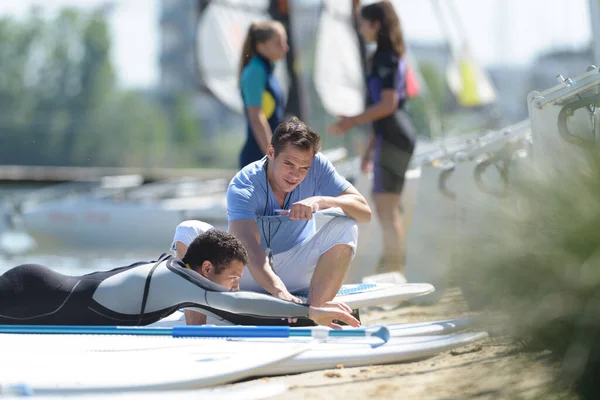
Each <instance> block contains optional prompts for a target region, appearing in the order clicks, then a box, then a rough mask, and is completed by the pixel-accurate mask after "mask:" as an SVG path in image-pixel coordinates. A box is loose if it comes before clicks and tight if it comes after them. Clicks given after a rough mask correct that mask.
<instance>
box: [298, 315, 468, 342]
mask: <svg viewBox="0 0 600 400" xmlns="http://www.w3.org/2000/svg"><path fill="white" fill-rule="evenodd" d="M474 322H475V321H474V319H473V318H471V317H465V318H456V319H446V320H441V321H430V322H417V323H410V324H386V325H367V326H363V327H365V328H372V327H376V326H385V327H386V328H388V329H389V331H390V336H391V337H410V336H429V335H448V334H451V333H456V332H460V331H464V330H465V329H469V328H471V327H472V326H473V324H474ZM342 328H343V329H349V327H346V326H344V327H342ZM292 329H296V328H292Z"/></svg>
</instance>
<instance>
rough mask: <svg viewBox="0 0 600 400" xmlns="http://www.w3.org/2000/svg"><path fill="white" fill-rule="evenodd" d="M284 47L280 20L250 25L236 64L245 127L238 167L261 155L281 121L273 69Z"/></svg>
mask: <svg viewBox="0 0 600 400" xmlns="http://www.w3.org/2000/svg"><path fill="white" fill-rule="evenodd" d="M288 49H289V48H288V44H287V34H286V31H285V28H284V27H283V25H282V24H281V23H280V22H278V21H261V22H253V23H252V25H250V28H249V29H248V34H247V36H246V41H245V42H244V48H243V51H242V59H241V63H240V90H241V92H242V99H243V102H244V111H245V112H244V113H245V115H246V122H247V126H248V128H247V138H246V143H245V144H244V147H243V148H242V151H241V153H240V168H242V167H244V166H246V165H248V164H250V163H251V162H254V161H257V160H260V159H261V158H263V157H264V156H265V154H266V153H267V147H268V145H269V143H270V142H271V135H272V133H273V131H274V130H275V128H276V127H277V125H279V124H280V123H281V122H283V117H284V113H285V99H284V96H283V92H282V90H281V87H280V86H279V83H278V82H277V80H276V79H275V76H274V75H273V69H274V63H275V62H276V61H278V60H280V59H282V58H283V57H284V56H285V55H286V53H287V52H288Z"/></svg>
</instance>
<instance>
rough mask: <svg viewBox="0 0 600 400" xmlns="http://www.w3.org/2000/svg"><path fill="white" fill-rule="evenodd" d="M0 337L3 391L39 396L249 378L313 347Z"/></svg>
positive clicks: (178, 386) (86, 337)
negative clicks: (190, 348)
mask: <svg viewBox="0 0 600 400" xmlns="http://www.w3.org/2000/svg"><path fill="white" fill-rule="evenodd" d="M69 336H70V337H69ZM168 339H173V338H168ZM0 341H1V342H2V344H0V353H1V354H2V363H3V364H4V365H6V366H10V368H4V369H3V373H2V376H1V377H0V388H2V390H3V391H4V392H8V393H16V394H27V393H30V392H33V393H36V394H42V395H46V394H63V393H78V392H85V393H94V392H108V391H119V392H121V391H140V390H170V389H192V388H203V387H211V386H216V385H219V384H224V383H228V382H232V381H237V380H240V379H243V378H246V377H249V376H253V375H255V374H256V373H258V372H257V371H258V370H263V369H264V368H265V367H268V366H269V365H270V364H274V363H277V362H281V361H282V360H284V359H287V358H290V357H293V356H295V355H297V354H299V353H300V352H302V351H305V350H307V349H309V348H310V347H312V346H313V345H314V341H309V342H306V341H305V342H299V341H294V342H289V343H281V344H278V345H277V351H269V350H268V349H267V347H269V346H272V344H268V343H265V344H260V343H253V344H252V347H249V346H246V349H243V348H242V347H243V346H236V347H237V351H236V352H235V353H232V352H228V351H227V349H228V348H230V347H231V346H230V345H229V344H228V342H227V341H224V340H206V339H204V340H201V341H195V342H194V343H195V345H196V347H197V349H199V351H197V352H196V353H195V354H189V352H187V351H181V352H174V353H173V354H158V353H157V351H156V349H157V343H163V344H164V343H167V342H168V341H164V342H161V341H155V342H154V343H149V342H148V341H144V340H143V338H142V337H136V336H123V337H117V336H108V335H107V336H101V335H75V336H72V335H43V334H42V335H14V334H3V335H0ZM175 342H177V340H175ZM175 342H173V343H175ZM136 343H137V346H136ZM180 343H182V342H180ZM140 344H141V345H142V346H141V347H140ZM198 346H199V347H198ZM14 349H19V351H18V352H16V351H14ZM180 349H181V348H180ZM134 350H137V351H135V353H132V352H133V351H134ZM168 350H175V349H173V348H170V349H168ZM32 360H35V361H32Z"/></svg>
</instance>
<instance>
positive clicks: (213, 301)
mask: <svg viewBox="0 0 600 400" xmlns="http://www.w3.org/2000/svg"><path fill="white" fill-rule="evenodd" d="M205 298H206V303H207V304H206V305H207V306H208V307H211V308H215V309H218V310H223V311H227V312H231V313H234V314H244V315H253V316H260V317H287V318H300V317H304V318H308V310H309V307H308V304H298V303H294V302H291V301H285V300H280V299H278V298H275V297H273V296H270V295H266V294H261V293H254V292H211V291H208V292H207V294H206V297H205Z"/></svg>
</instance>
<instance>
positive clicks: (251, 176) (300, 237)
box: [227, 153, 351, 254]
mask: <svg viewBox="0 0 600 400" xmlns="http://www.w3.org/2000/svg"><path fill="white" fill-rule="evenodd" d="M266 160H267V157H264V158H262V159H261V160H258V161H255V162H253V163H251V164H248V165H247V166H246V167H244V168H243V169H242V170H241V171H239V172H238V173H237V174H236V176H235V177H234V178H233V179H232V180H231V182H230V183H229V187H228V188H227V220H228V221H229V222H231V221H236V220H243V219H246V220H247V219H251V220H254V221H256V223H257V224H258V231H259V232H260V244H261V246H262V248H263V249H265V251H267V248H268V247H270V248H271V250H272V251H273V254H278V253H283V252H285V251H288V250H289V249H291V248H292V247H294V246H296V245H297V244H299V243H301V242H303V241H304V240H306V239H308V238H309V237H311V236H312V235H314V233H315V231H316V229H315V220H314V218H313V219H311V220H308V221H292V220H290V219H289V218H287V217H280V218H261V217H263V216H273V215H278V213H276V212H275V210H276V209H279V208H281V207H280V206H279V204H278V202H277V199H276V198H275V194H273V190H272V189H271V185H270V184H269V183H268V180H267V176H266V171H265V168H264V166H265V162H266ZM350 186H351V185H350V182H348V181H347V180H346V178H344V177H343V176H341V175H340V174H339V173H338V172H337V171H336V170H335V168H334V166H333V164H331V161H329V160H328V159H327V157H325V156H324V155H323V154H321V153H317V154H316V155H315V157H314V158H313V162H312V164H311V167H310V169H309V170H308V173H307V174H306V177H305V178H304V180H303V181H302V182H301V183H300V184H299V185H298V186H297V187H296V188H295V189H294V190H293V191H292V192H291V193H288V195H287V197H286V200H285V203H286V204H289V206H288V207H287V208H288V209H289V207H291V205H292V204H294V203H295V202H297V201H300V200H304V199H307V198H309V197H313V196H332V197H336V196H339V195H340V194H342V193H343V192H344V191H345V190H346V189H348V188H349V187H350ZM269 229H270V233H269ZM269 238H270V239H269ZM267 242H270V243H269V244H270V246H267Z"/></svg>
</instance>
